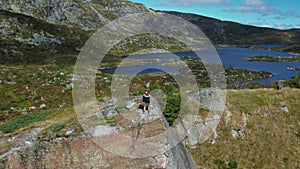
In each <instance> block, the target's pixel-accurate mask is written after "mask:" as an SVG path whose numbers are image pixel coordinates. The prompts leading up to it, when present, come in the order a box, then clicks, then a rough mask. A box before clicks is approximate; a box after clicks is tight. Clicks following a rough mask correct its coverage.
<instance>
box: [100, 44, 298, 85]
mask: <svg viewBox="0 0 300 169" xmlns="http://www.w3.org/2000/svg"><path fill="white" fill-rule="evenodd" d="M216 50H217V52H218V54H219V57H220V59H221V62H222V64H223V65H224V66H225V67H226V68H229V67H232V68H235V69H247V70H253V71H267V72H271V73H273V74H274V76H273V77H271V78H265V79H259V80H255V81H258V82H261V83H263V84H268V83H271V82H274V81H277V80H284V79H291V77H293V76H296V75H298V74H299V73H300V71H289V70H287V69H286V68H287V67H298V68H300V62H249V61H247V60H246V58H247V57H251V56H273V57H275V56H280V57H291V56H295V55H293V54H289V53H286V52H276V51H272V50H257V49H250V48H239V47H228V46H217V47H216ZM174 54H175V55H177V56H194V57H196V54H195V53H194V52H193V51H186V52H176V53H174ZM199 54H201V52H199ZM172 57H173V56H171V54H170V53H157V54H137V55H131V56H130V58H134V59H160V60H162V61H163V60H167V59H170V58H172ZM147 67H149V65H137V66H124V67H118V69H119V72H121V73H129V74H130V73H133V72H136V70H141V69H143V68H147ZM150 67H152V69H146V70H144V71H142V72H140V74H149V73H156V72H161V71H160V70H159V68H160V67H162V66H161V65H159V64H158V63H156V64H155V63H154V64H153V63H152V65H151V66H150ZM163 67H164V69H165V70H167V71H166V72H168V73H175V74H176V73H178V67H176V66H173V67H172V66H163ZM101 70H102V71H103V72H107V73H114V72H115V70H116V69H115V68H106V69H101Z"/></svg>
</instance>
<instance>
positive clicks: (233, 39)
mask: <svg viewBox="0 0 300 169" xmlns="http://www.w3.org/2000/svg"><path fill="white" fill-rule="evenodd" d="M156 12H163V13H167V14H172V15H175V16H178V17H181V18H183V19H186V20H187V21H189V22H191V23H193V24H195V25H197V26H198V27H199V28H200V29H201V30H202V31H203V32H204V33H205V34H206V35H207V36H208V37H209V38H210V40H212V41H213V43H215V44H230V45H238V44H295V43H299V42H300V29H290V30H278V29H273V28H264V27H256V26H250V25H243V24H240V23H236V22H231V21H221V20H219V19H214V18H210V17H205V16H201V15H196V14H190V13H181V12H176V11H158V10H157V11H156Z"/></svg>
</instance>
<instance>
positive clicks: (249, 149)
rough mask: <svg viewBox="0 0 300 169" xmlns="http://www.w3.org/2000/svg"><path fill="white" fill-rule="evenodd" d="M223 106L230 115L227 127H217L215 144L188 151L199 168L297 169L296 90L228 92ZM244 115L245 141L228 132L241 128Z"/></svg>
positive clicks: (299, 115)
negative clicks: (225, 103) (283, 109)
mask: <svg viewBox="0 0 300 169" xmlns="http://www.w3.org/2000/svg"><path fill="white" fill-rule="evenodd" d="M227 105H228V107H229V108H230V110H232V112H233V116H232V118H231V121H230V124H229V125H228V126H227V127H226V126H225V124H224V121H222V122H221V123H220V124H219V126H218V134H219V137H218V138H217V140H216V143H215V144H211V143H210V142H206V143H204V144H201V145H198V146H197V147H196V148H195V149H191V150H190V151H191V153H192V155H193V157H194V159H195V160H196V162H197V164H198V165H199V166H202V167H205V168H234V167H230V164H229V163H230V162H231V164H232V163H234V162H235V163H237V164H238V166H237V167H238V168H265V169H270V168H274V169H278V168H299V167H300V145H299V141H300V137H299V132H300V124H299V122H300V107H299V105H300V90H297V89H288V90H282V91H277V90H271V89H268V90H266V89H259V90H232V91H228V97H227ZM282 106H287V107H288V109H289V112H288V113H286V112H283V111H282V110H281V107H282ZM247 113H249V117H248V122H247V125H246V127H245V128H244V134H245V138H244V139H242V138H237V139H234V138H233V137H232V136H231V129H233V128H238V127H239V126H241V125H242V124H243V114H247ZM220 161H221V162H220ZM231 166H232V165H231Z"/></svg>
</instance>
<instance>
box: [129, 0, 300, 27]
mask: <svg viewBox="0 0 300 169" xmlns="http://www.w3.org/2000/svg"><path fill="white" fill-rule="evenodd" d="M131 1H132V2H139V3H142V4H144V5H146V6H147V7H148V8H153V9H156V10H169V11H179V12H188V13H196V14H200V15H204V16H209V17H213V18H217V19H221V20H227V21H234V22H239V23H243V24H248V25H255V26H262V27H271V28H278V29H289V28H300V10H299V9H300V1H299V0H131Z"/></svg>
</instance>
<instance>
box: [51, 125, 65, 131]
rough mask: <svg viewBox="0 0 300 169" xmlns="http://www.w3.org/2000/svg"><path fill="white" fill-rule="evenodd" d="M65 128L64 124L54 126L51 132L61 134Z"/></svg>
mask: <svg viewBox="0 0 300 169" xmlns="http://www.w3.org/2000/svg"><path fill="white" fill-rule="evenodd" d="M64 127H65V125H64V124H54V125H53V126H52V127H51V128H50V130H51V131H53V132H59V131H60V130H61V129H63V128H64Z"/></svg>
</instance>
